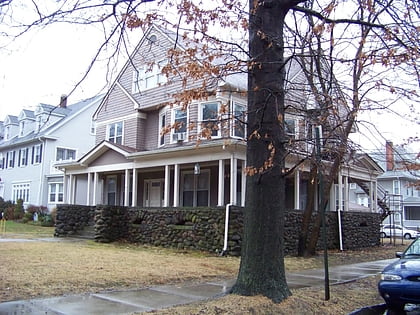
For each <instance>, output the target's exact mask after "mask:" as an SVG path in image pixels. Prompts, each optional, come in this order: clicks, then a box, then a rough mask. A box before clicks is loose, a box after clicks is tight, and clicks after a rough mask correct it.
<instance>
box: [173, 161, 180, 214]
mask: <svg viewBox="0 0 420 315" xmlns="http://www.w3.org/2000/svg"><path fill="white" fill-rule="evenodd" d="M174 207H179V164H175V168H174Z"/></svg>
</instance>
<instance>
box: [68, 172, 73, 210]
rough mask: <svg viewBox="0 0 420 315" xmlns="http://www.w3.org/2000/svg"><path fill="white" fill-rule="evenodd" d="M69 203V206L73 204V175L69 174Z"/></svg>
mask: <svg viewBox="0 0 420 315" xmlns="http://www.w3.org/2000/svg"><path fill="white" fill-rule="evenodd" d="M69 182H70V185H69V203H70V204H71V205H73V204H74V175H73V174H70V178H69Z"/></svg>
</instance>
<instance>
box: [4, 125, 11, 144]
mask: <svg viewBox="0 0 420 315" xmlns="http://www.w3.org/2000/svg"><path fill="white" fill-rule="evenodd" d="M9 139H10V126H6V128H4V140H5V141H7V140H9Z"/></svg>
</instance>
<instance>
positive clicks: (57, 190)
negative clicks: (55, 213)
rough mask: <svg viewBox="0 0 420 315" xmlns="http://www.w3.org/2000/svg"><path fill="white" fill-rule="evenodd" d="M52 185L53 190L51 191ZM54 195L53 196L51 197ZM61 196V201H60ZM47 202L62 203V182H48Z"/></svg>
mask: <svg viewBox="0 0 420 315" xmlns="http://www.w3.org/2000/svg"><path fill="white" fill-rule="evenodd" d="M53 187H54V191H53ZM52 196H54V198H51V197H52ZM60 197H61V201H60ZM48 203H53V204H60V203H64V184H63V183H62V182H51V183H48Z"/></svg>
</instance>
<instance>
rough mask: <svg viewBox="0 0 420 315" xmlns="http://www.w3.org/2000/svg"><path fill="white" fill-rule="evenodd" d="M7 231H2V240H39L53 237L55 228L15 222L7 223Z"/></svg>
mask: <svg viewBox="0 0 420 315" xmlns="http://www.w3.org/2000/svg"><path fill="white" fill-rule="evenodd" d="M5 223H6V224H5V229H4V230H0V237H2V238H17V237H25V238H38V237H53V236H54V227H44V226H41V225H39V224H35V223H25V224H24V223H18V222H15V221H11V220H9V221H5Z"/></svg>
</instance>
